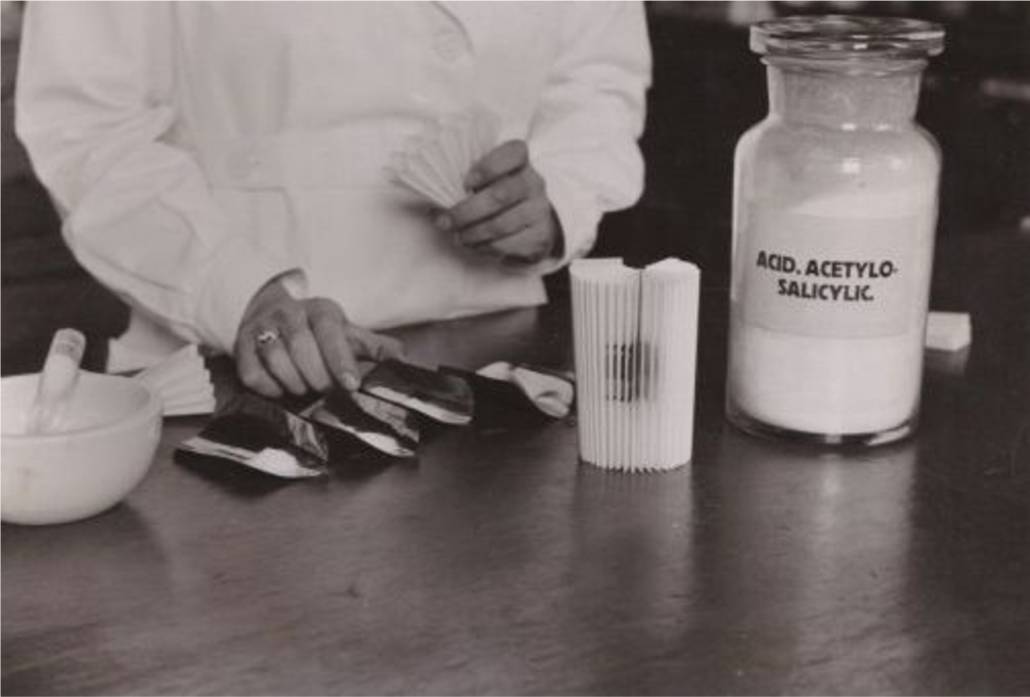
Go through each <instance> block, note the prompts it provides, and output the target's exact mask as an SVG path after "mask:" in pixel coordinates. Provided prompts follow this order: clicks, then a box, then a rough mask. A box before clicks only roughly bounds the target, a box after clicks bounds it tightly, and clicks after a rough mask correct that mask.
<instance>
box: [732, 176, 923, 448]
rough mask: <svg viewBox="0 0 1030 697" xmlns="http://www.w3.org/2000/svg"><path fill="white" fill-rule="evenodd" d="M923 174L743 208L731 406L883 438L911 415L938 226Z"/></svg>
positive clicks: (809, 429) (802, 427)
mask: <svg viewBox="0 0 1030 697" xmlns="http://www.w3.org/2000/svg"><path fill="white" fill-rule="evenodd" d="M927 175H928V176H927V177H925V178H923V181H918V180H917V181H916V182H914V185H910V186H908V187H905V188H903V189H900V190H899V189H896V188H890V187H878V188H876V189H872V190H870V189H868V188H867V187H866V186H863V187H862V188H861V189H859V188H857V187H849V188H848V189H847V190H844V191H821V192H819V193H818V194H817V195H814V196H811V197H809V198H807V199H803V200H801V201H798V202H796V203H794V204H793V205H790V204H787V205H782V206H780V205H776V204H770V203H765V204H764V205H756V204H751V205H750V208H749V210H748V212H747V215H745V216H744V218H743V219H744V220H745V221H746V225H747V228H746V230H745V234H744V235H743V236H742V237H741V240H742V245H743V247H744V248H743V249H741V250H738V251H739V254H740V256H738V258H737V259H736V262H737V264H738V268H735V269H734V275H735V281H734V282H735V289H734V298H733V311H732V322H731V335H730V370H729V395H730V401H731V405H732V409H734V410H737V411H740V412H743V413H744V415H746V416H747V417H749V418H751V419H754V420H757V421H759V422H762V423H765V424H767V425H771V426H775V427H778V428H783V429H789V430H793V431H802V432H806V433H813V434H821V435H855V434H871V433H878V432H883V431H889V430H892V429H895V428H898V427H901V426H903V425H905V424H906V422H908V421H909V420H910V419H911V417H913V416H914V414H915V411H916V408H917V406H918V403H919V390H920V384H921V376H922V356H923V354H922V346H923V335H924V332H925V314H926V305H927V295H928V291H929V280H930V269H931V264H932V248H933V231H934V224H935V219H936V204H935V200H934V196H935V187H936V172H932V171H931V172H927ZM773 255H775V256H773ZM763 259H764V264H763V263H762V260H763ZM770 260H773V261H772V262H770ZM770 267H775V268H770ZM878 269H887V270H889V271H891V273H890V274H889V275H888V274H878V273H877V270H878ZM844 297H848V298H852V300H842V299H841V298H844ZM853 298H861V300H853Z"/></svg>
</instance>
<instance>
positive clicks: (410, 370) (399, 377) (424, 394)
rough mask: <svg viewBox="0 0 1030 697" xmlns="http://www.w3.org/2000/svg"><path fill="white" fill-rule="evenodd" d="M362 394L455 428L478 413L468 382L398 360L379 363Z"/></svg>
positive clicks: (362, 383)
mask: <svg viewBox="0 0 1030 697" xmlns="http://www.w3.org/2000/svg"><path fill="white" fill-rule="evenodd" d="M361 391H362V392H364V393H365V394H369V395H372V396H374V397H378V398H380V399H383V400H385V401H387V402H391V403H393V404H397V405H400V406H402V407H405V408H407V409H411V410H412V411H416V412H418V413H420V414H423V415H424V416H427V417H429V418H430V419H433V420H434V421H438V422H440V423H444V424H450V425H454V426H464V425H466V424H468V423H469V422H471V421H472V417H473V415H474V413H475V398H474V396H473V393H472V389H471V388H470V387H469V384H468V382H467V381H465V380H463V379H462V378H461V377H459V376H457V375H453V374H447V373H444V372H442V371H435V370H430V369H428V368H423V367H422V366H417V365H413V364H411V363H404V362H402V361H398V360H392V359H391V360H386V361H383V362H381V363H379V364H377V365H376V367H375V368H373V369H372V370H371V371H370V372H369V373H368V374H367V375H365V378H364V379H363V380H362V382H361Z"/></svg>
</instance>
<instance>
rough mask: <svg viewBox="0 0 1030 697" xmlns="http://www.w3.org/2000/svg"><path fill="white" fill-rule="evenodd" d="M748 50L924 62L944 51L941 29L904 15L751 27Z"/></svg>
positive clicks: (802, 19) (816, 18) (809, 18)
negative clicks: (923, 60) (923, 59)
mask: <svg viewBox="0 0 1030 697" xmlns="http://www.w3.org/2000/svg"><path fill="white" fill-rule="evenodd" d="M751 50H752V51H754V52H755V53H758V54H760V55H767V56H773V57H776V56H783V57H788V58H808V59H816V60H861V59H863V58H875V59H884V58H888V59H889V58H898V59H914V58H926V57H928V56H936V55H939V54H940V53H941V52H942V51H943V50H944V28H943V27H942V26H941V25H940V24H937V23H935V22H927V21H924V20H921V19H909V18H904V17H858V16H850V15H803V16H794V17H782V18H779V19H771V20H767V21H764V22H757V23H755V24H753V25H752V26H751Z"/></svg>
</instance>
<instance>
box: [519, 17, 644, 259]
mask: <svg viewBox="0 0 1030 697" xmlns="http://www.w3.org/2000/svg"><path fill="white" fill-rule="evenodd" d="M564 6H565V8H566V13H567V14H566V16H565V18H564V23H563V29H562V31H563V40H562V46H561V49H560V50H559V52H558V54H557V56H556V59H555V62H554V65H553V67H552V69H551V73H550V76H549V79H548V83H547V86H546V88H545V90H544V93H543V95H542V98H541V100H540V102H539V106H538V108H537V111H536V114H535V116H534V119H533V121H532V124H531V126H530V135H529V148H530V157H531V160H532V162H533V165H534V166H535V167H536V168H537V170H538V171H539V172H540V173H541V175H542V176H543V178H544V181H545V182H546V184H547V193H548V196H549V197H550V199H551V203H552V204H553V206H554V208H555V211H556V213H557V215H558V219H559V220H560V221H561V225H562V231H563V234H564V236H565V239H564V255H563V258H562V259H561V260H559V261H558V262H556V263H555V262H552V263H550V264H549V268H545V269H544V271H545V272H546V271H551V270H554V269H556V268H558V267H560V266H562V265H564V264H566V263H568V262H569V261H570V260H572V259H575V258H577V257H580V256H582V255H584V254H586V253H587V252H588V251H589V250H590V248H591V247H592V246H593V244H594V241H595V239H596V237H597V226H598V223H599V222H600V220H601V216H602V215H603V214H604V213H606V212H608V211H614V210H619V209H621V208H627V207H629V206H631V205H633V204H634V203H635V202H636V201H637V199H639V197H640V194H641V192H642V191H643V186H644V162H643V158H642V156H641V154H640V149H639V147H638V145H637V139H638V138H639V137H640V135H641V133H642V131H643V127H644V115H645V101H644V100H645V95H646V91H647V88H648V87H649V85H650V81H651V51H650V45H649V42H648V38H647V25H646V20H645V16H644V8H643V5H642V4H640V3H637V2H605V3H595V2H585V3H579V2H572V3H564Z"/></svg>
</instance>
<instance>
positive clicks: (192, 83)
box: [16, 2, 650, 352]
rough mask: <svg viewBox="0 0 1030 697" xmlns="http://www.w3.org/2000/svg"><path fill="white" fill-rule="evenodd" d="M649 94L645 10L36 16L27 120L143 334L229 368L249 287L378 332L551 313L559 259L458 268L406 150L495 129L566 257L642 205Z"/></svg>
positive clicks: (253, 10)
mask: <svg viewBox="0 0 1030 697" xmlns="http://www.w3.org/2000/svg"><path fill="white" fill-rule="evenodd" d="M649 78H650V53H649V49H648V43H647V35H646V28H645V22H644V15H643V9H642V7H641V6H640V5H639V4H638V3H629V2H615V3H591V2H587V3H528V2H527V3H519V2H513V3H507V2H506V3H485V2H483V3H480V2H456V3H421V2H400V3H393V2H376V3H371V2H368V3H365V2H353V3H352V2H347V3H333V2H317V3H305V2H299V3H298V2H283V3H276V2H271V3H265V2H260V3H248V2H242V3H240V2H227V3H218V2H199V3H198V2H183V3H174V2H173V3H165V2H129V3H104V2H81V3H80V2H76V3H63V2H62V3H30V4H29V6H28V11H27V16H26V21H25V26H24V37H23V45H22V55H21V61H20V74H19V76H18V95H17V117H16V118H17V130H18V134H19V136H20V137H21V139H22V140H23V142H24V143H25V145H26V147H27V148H28V151H29V153H30V155H31V158H32V161H33V164H34V166H35V168H36V171H37V173H38V175H39V177H40V179H41V180H42V181H43V183H44V184H45V185H46V186H47V188H48V189H49V191H50V192H51V194H52V196H53V198H54V200H55V201H56V202H57V204H58V208H59V209H60V210H61V212H62V215H63V218H64V235H65V238H66V240H67V242H68V244H69V246H70V247H71V249H72V251H73V252H74V254H75V256H76V257H77V258H78V259H79V261H80V262H81V263H82V264H83V265H84V266H85V267H86V268H87V269H88V270H89V271H90V272H91V273H92V274H94V275H95V276H96V277H97V278H98V279H100V280H101V281H102V282H103V283H104V284H106V285H107V286H108V287H110V288H112V289H113V290H114V291H115V292H116V293H118V294H119V295H120V296H121V297H122V298H124V299H125V300H126V301H128V302H129V303H130V305H131V306H132V308H133V312H134V316H133V327H136V328H139V327H141V326H147V327H149V328H150V329H153V327H150V325H151V324H156V325H158V326H160V327H162V328H163V329H162V330H161V331H160V332H158V334H157V335H162V334H163V336H164V337H165V338H167V339H169V341H168V348H169V349H170V348H172V346H173V345H174V343H175V342H176V341H178V342H182V341H195V342H199V343H203V344H206V345H209V346H211V347H214V348H216V349H219V350H222V351H226V352H231V350H232V346H233V342H234V339H235V335H236V331H237V328H238V326H239V323H240V319H241V317H242V314H243V311H244V309H245V308H246V305H247V303H248V301H249V300H250V298H251V297H252V296H253V294H254V293H255V291H257V290H258V289H259V288H260V287H261V286H262V285H263V284H265V283H266V282H268V281H269V280H270V279H272V278H274V277H276V276H278V275H280V274H284V273H287V272H291V271H292V272H293V274H292V276H291V278H293V279H295V280H296V279H302V280H303V285H304V286H305V287H306V290H305V291H304V292H306V293H308V294H310V295H317V296H328V297H331V298H334V299H335V300H337V301H339V302H340V303H341V305H342V306H343V308H344V310H345V312H346V313H347V315H348V317H349V318H350V319H351V320H352V321H354V322H356V323H359V324H363V325H366V326H369V327H372V328H385V327H391V326H398V325H403V324H409V323H413V322H419V321H423V320H433V319H446V318H452V317H459V316H464V315H471V314H477V313H482V312H488V311H492V310H496V309H500V308H505V307H515V306H530V305H535V304H539V303H541V302H544V301H545V296H544V291H543V286H542V283H541V280H540V274H541V273H543V272H546V271H549V270H553V268H556V267H557V264H554V263H550V264H545V265H542V266H540V267H537V268H534V269H530V270H520V271H516V270H512V269H509V268H504V267H502V266H501V265H499V264H496V263H490V262H487V261H484V260H483V259H482V258H473V257H471V256H469V255H468V254H467V253H463V252H462V251H460V250H459V249H458V248H457V247H456V246H455V245H454V244H453V242H452V241H451V240H450V239H449V237H448V236H447V235H444V234H442V233H440V232H438V231H436V230H434V229H433V228H432V227H431V225H430V224H429V221H430V215H429V211H428V210H427V209H426V207H425V206H424V205H423V204H421V203H420V202H419V201H418V200H417V199H416V198H414V197H413V196H412V195H411V194H409V193H406V192H405V191H403V190H401V189H400V188H399V187H397V186H396V185H393V184H391V183H390V181H389V179H388V176H387V175H386V173H385V172H384V167H385V165H386V164H387V162H388V158H389V155H390V153H391V152H392V151H394V150H396V149H397V148H398V147H399V146H400V144H401V143H402V142H403V140H404V139H405V137H407V136H409V135H411V134H412V133H415V132H417V131H419V130H420V129H421V128H422V127H423V126H424V125H425V124H426V123H428V122H429V121H430V120H432V119H434V118H435V117H438V116H440V115H442V114H446V113H449V112H455V111H458V110H460V109H463V108H465V107H468V106H470V105H472V104H482V105H484V106H486V107H488V108H489V109H491V110H493V111H495V112H496V113H497V114H499V115H501V116H502V117H503V136H504V137H505V138H525V139H526V140H527V142H528V143H529V148H530V156H531V160H532V162H533V164H534V165H535V167H536V168H537V169H538V171H540V173H541V174H542V176H543V177H544V179H545V181H546V183H547V191H548V194H549V196H550V198H551V200H552V202H553V204H554V206H555V209H556V211H557V213H558V216H559V219H560V220H561V223H562V227H563V229H564V234H565V249H566V259H565V260H563V261H567V260H568V259H569V258H571V257H574V256H577V255H581V254H583V253H585V252H586V251H587V250H588V249H589V248H590V246H591V244H592V243H593V240H594V238H595V235H596V228H597V224H598V221H599V219H600V217H601V215H602V214H603V213H604V212H606V211H610V210H614V209H618V208H622V207H626V206H628V205H631V204H632V203H633V202H634V201H635V200H636V199H637V197H638V196H639V194H640V191H641V188H642V184H643V163H642V160H641V156H640V153H639V150H638V148H637V145H636V139H637V138H638V137H639V135H640V132H641V129H642V125H643V114H644V93H645V90H646V87H647V85H648V82H649ZM141 320H142V321H141ZM150 334H151V336H157V335H155V334H154V333H153V331H151V332H150ZM173 337H174V340H172V339H173ZM158 343H160V342H158Z"/></svg>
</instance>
